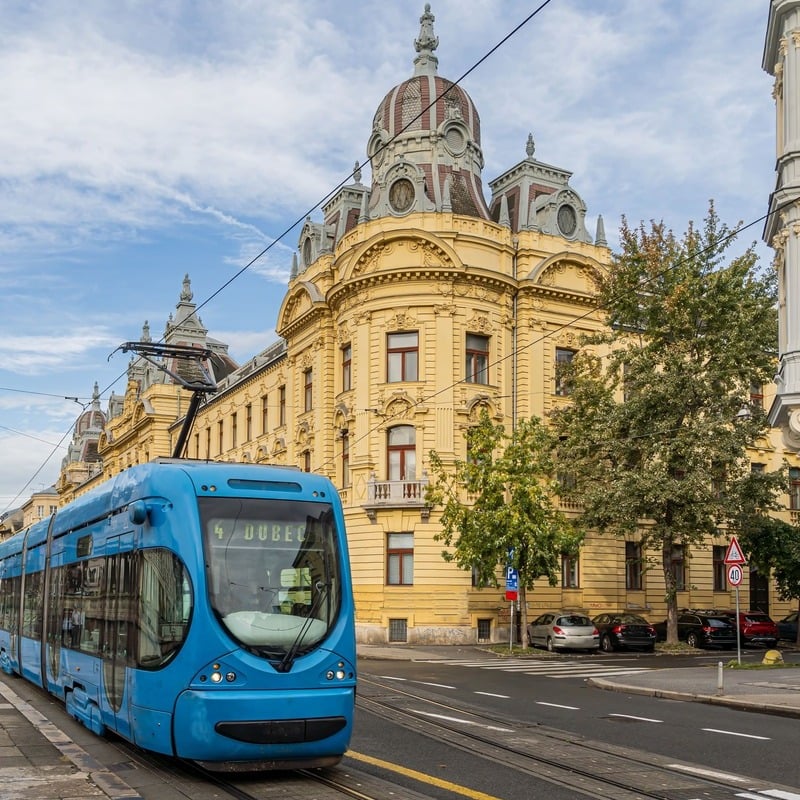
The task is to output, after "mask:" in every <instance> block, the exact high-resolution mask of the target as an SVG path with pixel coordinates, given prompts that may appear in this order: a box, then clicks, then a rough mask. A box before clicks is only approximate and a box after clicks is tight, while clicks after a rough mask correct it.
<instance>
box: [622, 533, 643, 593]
mask: <svg viewBox="0 0 800 800" xmlns="http://www.w3.org/2000/svg"><path fill="white" fill-rule="evenodd" d="M625 588H626V589H632V590H633V591H639V590H640V589H641V588H642V546H641V544H639V542H625Z"/></svg>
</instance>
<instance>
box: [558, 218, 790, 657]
mask: <svg viewBox="0 0 800 800" xmlns="http://www.w3.org/2000/svg"><path fill="white" fill-rule="evenodd" d="M733 240H734V237H733V235H732V233H731V231H730V230H729V229H728V227H727V226H725V225H724V224H721V223H720V221H719V219H718V217H717V215H716V213H715V211H714V206H713V204H711V205H710V208H709V212H708V215H707V217H706V219H705V221H704V225H703V227H702V229H699V230H698V229H697V228H695V227H694V226H693V225H692V224H690V225H689V227H688V230H687V232H686V233H685V234H684V235H683V237H682V238H678V237H676V236H675V235H674V234H673V233H672V231H669V230H667V229H666V228H665V227H664V225H663V224H661V223H655V222H653V223H652V224H651V228H650V230H646V229H645V227H644V225H640V226H639V228H638V229H631V228H629V227H628V225H627V223H626V221H625V220H624V219H623V223H622V228H621V245H622V249H621V252H620V253H619V254H616V255H615V256H614V258H613V259H612V264H611V267H610V269H609V273H608V275H607V278H606V279H605V280H604V282H603V285H602V286H601V290H600V297H599V309H601V310H603V311H604V312H605V314H606V315H607V322H608V327H607V329H606V330H607V332H606V333H605V334H603V335H601V336H597V337H594V338H592V339H587V343H586V344H587V346H586V347H585V348H583V349H582V351H581V352H580V353H579V354H578V355H577V356H576V358H575V359H574V361H573V362H572V364H570V365H569V366H568V367H567V374H566V380H567V381H568V382H569V384H570V386H571V391H572V393H571V398H570V399H571V402H570V404H569V405H568V406H565V407H563V408H561V409H558V410H557V411H556V412H554V413H553V415H552V416H553V424H554V428H555V430H556V431H557V432H558V433H559V434H560V437H561V445H560V448H559V458H560V459H562V460H563V463H565V464H569V465H570V470H571V471H572V472H573V474H574V477H575V485H576V487H577V489H576V491H575V495H574V499H575V500H578V501H579V502H580V503H581V504H582V506H583V509H584V510H583V514H582V520H583V523H584V525H585V526H586V527H587V528H595V529H597V530H598V531H600V532H606V531H608V532H611V533H615V534H617V535H628V536H638V537H639V540H640V541H641V544H642V548H643V550H653V549H655V550H658V551H660V554H661V559H660V561H661V568H662V570H663V573H664V581H665V586H666V595H665V600H666V603H667V610H668V613H667V621H668V626H667V629H668V635H667V639H668V641H671V642H674V641H677V592H678V591H679V590H680V589H681V588H682V585H681V581H682V574H681V573H680V572H679V571H678V564H679V562H678V559H677V558H676V556H677V555H678V553H680V550H679V548H685V552H686V554H687V555H688V554H689V551H690V548H691V547H693V546H694V547H697V546H705V545H706V543H707V542H708V537H710V536H712V535H714V534H718V533H720V529H721V528H726V529H727V531H728V532H731V531H736V530H740V529H741V528H742V527H743V525H744V524H752V521H753V520H755V519H761V518H763V517H764V516H765V515H766V514H767V512H768V510H769V509H770V508H772V507H774V498H775V494H776V492H777V491H778V490H779V489H780V487H781V485H782V474H781V473H774V474H764V473H761V474H757V473H754V472H752V470H751V467H750V461H749V458H748V456H747V446H748V444H749V443H752V442H753V441H754V440H755V438H756V437H758V436H759V435H761V434H763V433H764V432H765V431H766V430H767V429H768V422H767V419H766V415H765V413H764V411H763V409H761V408H757V407H751V406H750V402H749V401H750V387H751V385H752V384H753V383H758V384H763V383H765V382H766V381H767V380H769V379H771V377H772V375H773V373H774V369H775V351H776V346H777V341H776V340H777V317H776V312H775V305H776V288H775V277H774V272H772V271H770V272H769V273H768V274H759V273H758V271H757V269H756V267H757V264H756V256H755V253H754V251H753V248H752V247H750V248H749V249H747V250H746V251H745V252H744V253H743V254H741V255H738V256H736V257H734V258H731V259H730V260H729V261H728V263H723V254H724V253H725V251H726V250H727V249H728V248H729V247H730V245H731V243H732V242H733ZM686 588H688V587H686Z"/></svg>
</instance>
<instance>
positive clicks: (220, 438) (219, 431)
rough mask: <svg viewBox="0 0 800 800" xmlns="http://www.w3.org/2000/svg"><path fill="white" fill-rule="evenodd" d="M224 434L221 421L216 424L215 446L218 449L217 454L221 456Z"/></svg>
mask: <svg viewBox="0 0 800 800" xmlns="http://www.w3.org/2000/svg"><path fill="white" fill-rule="evenodd" d="M224 434H225V430H224V428H223V425H222V420H220V421H219V422H218V423H217V446H218V448H219V454H220V455H222V453H223V451H224V447H223V443H224V439H223V436H224Z"/></svg>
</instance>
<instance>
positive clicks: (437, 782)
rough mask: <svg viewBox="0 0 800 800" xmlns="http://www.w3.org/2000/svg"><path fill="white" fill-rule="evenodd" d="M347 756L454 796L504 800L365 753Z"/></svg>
mask: <svg viewBox="0 0 800 800" xmlns="http://www.w3.org/2000/svg"><path fill="white" fill-rule="evenodd" d="M345 755H346V756H347V757H348V758H354V759H355V760H356V761H363V762H364V763H366V764H372V765H373V766H375V767H380V768H381V769H388V770H389V771H391V772H397V773H399V774H400V775H405V776H406V777H407V778H413V779H414V780H415V781H420V782H422V783H427V784H429V785H430V786H438V787H439V788H440V789H447V791H448V792H453V794H460V795H461V796H462V797H469V798H470V800H502V798H500V797H495V796H494V795H493V794H484V793H483V792H477V791H475V790H474V789H468V788H467V787H466V786H459V785H458V784H456V783H450V781H443V780H442V779H441V778H435V777H434V776H433V775H427V774H425V773H424V772H417V770H415V769H408V767H401V766H400V765H399V764H393V763H392V762H391V761H382V760H381V759H380V758H373V757H372V756H368V755H364V753H356V752H354V751H353V750H348V751H347V753H345Z"/></svg>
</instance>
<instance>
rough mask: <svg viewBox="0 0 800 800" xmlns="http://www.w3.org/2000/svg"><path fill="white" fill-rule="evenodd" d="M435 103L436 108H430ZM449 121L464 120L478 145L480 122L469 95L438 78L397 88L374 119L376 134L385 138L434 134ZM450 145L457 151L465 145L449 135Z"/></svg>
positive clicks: (425, 78) (428, 76) (412, 80)
mask: <svg viewBox="0 0 800 800" xmlns="http://www.w3.org/2000/svg"><path fill="white" fill-rule="evenodd" d="M432 103H433V105H431V104H432ZM449 119H459V120H463V122H464V123H465V124H466V127H467V133H468V136H469V138H470V140H471V141H472V142H474V143H475V145H477V146H480V143H481V122H480V117H479V116H478V110H477V109H476V108H475V104H474V103H473V102H472V99H471V98H470V96H469V95H468V94H467V93H466V92H465V91H464V90H463V89H462V88H461V87H460V86H458V85H457V84H454V83H453V82H452V81H449V80H447V78H442V77H440V76H439V75H434V74H423V75H414V76H413V77H411V78H409V79H408V80H407V81H403V82H402V83H401V84H400V85H399V86H395V87H394V89H392V90H391V91H390V92H389V93H388V94H387V95H386V97H384V98H383V100H382V101H381V103H380V105H379V106H378V110H377V111H376V112H375V116H374V118H373V120H372V129H373V130H374V131H383V132H384V133H385V135H386V136H388V137H390V138H395V137H396V136H402V135H404V134H405V135H408V136H415V135H416V134H417V133H418V132H419V131H427V132H431V133H432V132H435V131H438V130H439V128H440V127H442V125H443V124H444V123H445V121H446V120H449ZM448 138H449V139H450V140H451V141H449V142H448V144H450V145H451V147H452V148H453V149H455V150H461V149H463V147H464V145H465V144H466V142H464V141H458V140H456V139H455V137H454V136H453V135H452V132H451V133H450V136H449V137H448Z"/></svg>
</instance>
